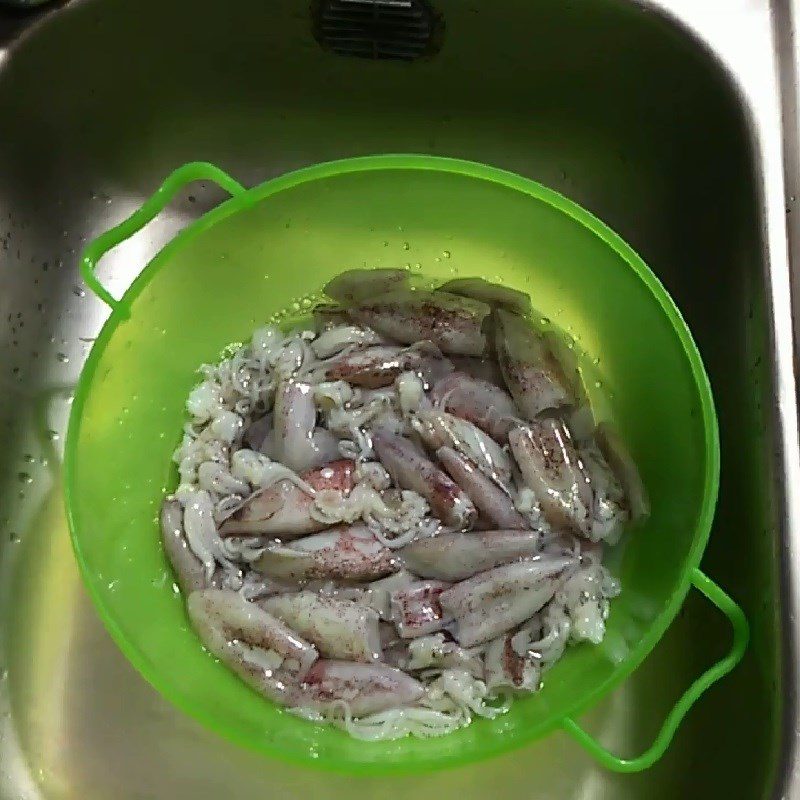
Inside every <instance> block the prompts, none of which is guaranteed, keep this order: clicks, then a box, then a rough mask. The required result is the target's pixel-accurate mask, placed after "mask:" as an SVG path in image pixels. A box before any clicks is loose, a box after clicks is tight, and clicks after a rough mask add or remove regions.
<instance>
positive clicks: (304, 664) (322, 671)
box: [187, 590, 424, 716]
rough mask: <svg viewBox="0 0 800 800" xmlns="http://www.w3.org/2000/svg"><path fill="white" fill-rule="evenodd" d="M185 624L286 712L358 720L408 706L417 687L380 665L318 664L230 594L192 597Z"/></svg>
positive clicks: (310, 652)
mask: <svg viewBox="0 0 800 800" xmlns="http://www.w3.org/2000/svg"><path fill="white" fill-rule="evenodd" d="M187 608H188V611H189V618H190V620H191V622H192V625H193V626H194V628H195V630H196V631H197V633H198V636H199V637H200V639H201V641H202V642H203V644H204V645H205V646H206V647H207V648H208V650H209V651H210V652H211V653H212V654H213V655H215V656H216V657H217V658H219V659H220V660H221V661H223V662H224V663H225V664H227V665H228V666H229V667H231V668H232V669H233V670H234V671H235V672H236V673H237V674H238V675H240V676H241V677H242V678H243V679H244V680H245V681H246V682H247V683H249V684H250V685H251V686H253V688H255V689H256V690H257V691H259V692H260V693H261V694H263V695H264V696H265V697H267V698H268V699H270V700H272V701H273V702H275V703H278V704H279V705H282V706H285V707H288V708H303V709H311V710H314V711H317V712H325V711H329V710H333V709H334V708H335V707H336V706H337V704H340V703H342V702H344V703H346V704H347V706H348V708H349V710H350V713H352V714H353V715H354V716H363V715H365V714H372V713H376V712H378V711H385V710H387V709H389V708H396V707H398V706H405V705H410V704H412V703H415V702H416V701H417V700H419V699H420V698H421V697H422V695H423V694H424V689H423V687H422V685H421V684H420V683H419V681H417V680H415V679H414V678H412V677H411V676H409V675H406V674H405V673H404V672H402V671H400V670H399V669H395V668H393V667H389V666H386V665H384V664H379V663H376V664H363V663H357V662H350V661H339V660H328V659H321V658H318V654H317V651H316V648H314V646H313V645H311V644H310V643H308V642H306V641H304V640H303V639H302V638H301V637H300V636H298V635H297V634H295V633H294V632H293V631H291V630H290V629H289V628H287V627H286V626H285V625H284V624H283V623H282V622H280V621H279V620H277V619H275V617H273V616H272V615H271V614H268V613H267V612H266V611H264V610H263V609H261V608H259V607H258V606H257V605H255V604H254V603H249V602H248V601H247V600H244V599H242V598H241V597H240V596H239V595H238V594H236V593H235V592H217V591H213V590H206V591H203V592H194V593H193V594H191V595H190V596H189V600H188V603H187Z"/></svg>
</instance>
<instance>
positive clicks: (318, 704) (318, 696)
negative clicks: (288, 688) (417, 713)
mask: <svg viewBox="0 0 800 800" xmlns="http://www.w3.org/2000/svg"><path fill="white" fill-rule="evenodd" d="M298 694H299V696H298V697H297V699H296V702H295V703H294V705H295V706H296V707H298V708H310V709H315V710H326V709H328V708H330V707H331V705H332V704H334V703H337V702H338V703H341V702H344V703H346V704H347V706H348V708H349V709H350V713H351V714H352V715H353V716H354V717H361V716H364V715H366V714H376V713H378V712H380V711H386V710H388V709H390V708H398V707H403V706H409V705H412V704H413V703H416V702H417V701H418V700H420V699H421V698H422V696H423V695H424V694H425V689H424V688H423V686H422V684H421V683H420V682H419V681H417V680H416V679H414V678H412V677H411V676H410V675H406V673H405V672H403V671H402V670H399V669H397V668H396V667H390V666H388V665H386V664H359V663H355V662H348V661H334V660H327V659H320V660H319V661H317V662H316V664H314V666H313V667H312V668H311V669H310V670H309V672H308V674H307V675H306V676H305V679H304V681H303V683H302V684H301V686H300V692H299V693H298Z"/></svg>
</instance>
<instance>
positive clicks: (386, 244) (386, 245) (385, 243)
mask: <svg viewBox="0 0 800 800" xmlns="http://www.w3.org/2000/svg"><path fill="white" fill-rule="evenodd" d="M383 246H384V247H388V246H389V240H388V239H387V240H386V241H385V242H384V243H383Z"/></svg>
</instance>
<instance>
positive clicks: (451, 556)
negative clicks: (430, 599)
mask: <svg viewBox="0 0 800 800" xmlns="http://www.w3.org/2000/svg"><path fill="white" fill-rule="evenodd" d="M540 547H541V534H540V533H539V532H538V531H518V530H506V531H500V530H498V531H483V532H480V533H474V532H473V533H440V534H439V535H438V536H434V537H431V538H428V539H418V540H417V541H416V542H412V543H411V544H409V545H406V546H405V547H404V548H403V549H402V550H400V557H401V559H402V560H403V563H404V564H405V566H406V568H407V569H408V570H409V571H411V572H413V573H414V574H416V575H420V576H422V577H423V578H436V579H438V580H443V581H461V580H464V578H470V577H472V576H473V575H476V574H477V573H479V572H485V571H486V570H489V569H493V568H494V567H499V566H501V565H502V564H508V563H511V562H513V561H519V560H520V559H526V558H531V557H533V556H535V555H536V554H537V553H538V552H539V549H540Z"/></svg>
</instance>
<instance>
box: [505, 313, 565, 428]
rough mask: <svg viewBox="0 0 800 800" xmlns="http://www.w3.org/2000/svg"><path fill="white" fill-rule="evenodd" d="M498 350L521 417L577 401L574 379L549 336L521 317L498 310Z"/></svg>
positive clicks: (535, 414)
mask: <svg viewBox="0 0 800 800" xmlns="http://www.w3.org/2000/svg"><path fill="white" fill-rule="evenodd" d="M494 321H495V350H496V352H497V358H498V361H499V362H500V368H501V369H502V371H503V376H504V377H505V380H506V386H508V389H509V391H510V392H511V396H512V397H513V398H514V401H515V403H516V404H517V407H518V408H519V410H520V412H521V413H522V416H524V417H525V418H526V419H528V420H535V419H536V418H537V417H538V416H539V414H541V413H542V412H543V411H547V410H551V409H561V408H565V407H572V406H574V405H575V404H576V397H575V396H574V393H573V389H572V383H571V378H570V376H568V375H567V374H566V373H565V371H564V367H563V366H562V364H561V363H560V362H559V360H558V359H557V358H556V355H555V353H554V352H553V347H552V346H551V345H550V343H548V341H547V340H546V338H545V337H544V336H543V335H542V334H541V333H538V332H537V331H535V330H534V329H533V328H532V327H531V325H530V324H529V323H528V322H527V321H526V320H524V319H523V318H522V317H519V316H517V315H516V314H511V313H509V312H508V311H504V310H502V309H497V310H496V311H495V317H494Z"/></svg>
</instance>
